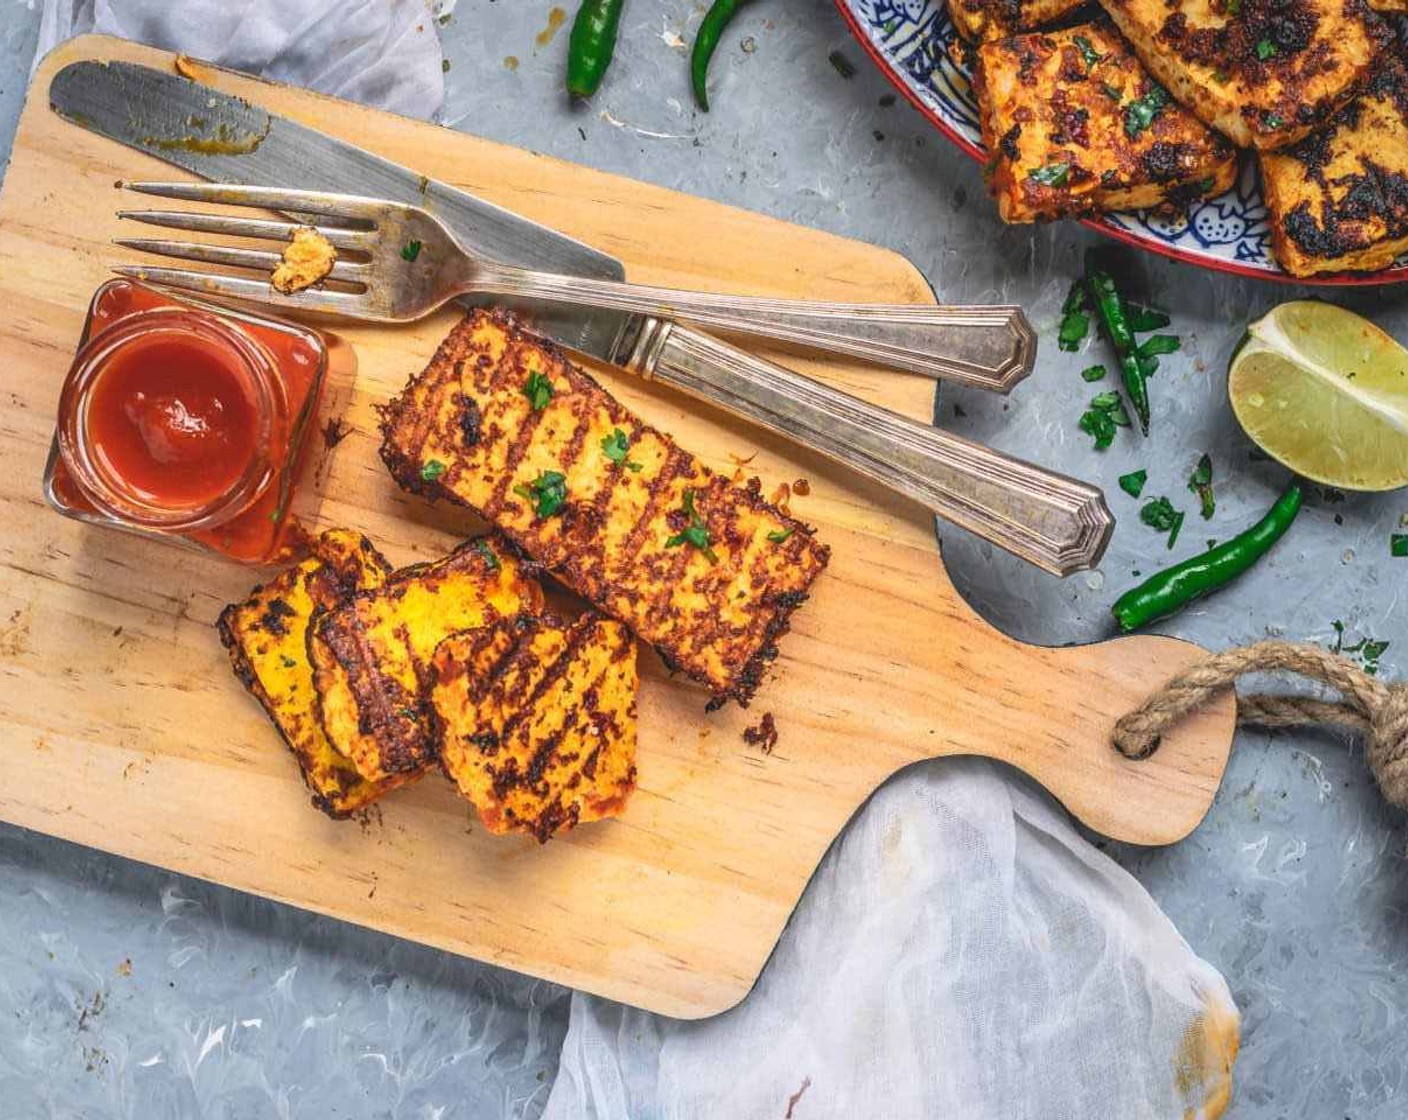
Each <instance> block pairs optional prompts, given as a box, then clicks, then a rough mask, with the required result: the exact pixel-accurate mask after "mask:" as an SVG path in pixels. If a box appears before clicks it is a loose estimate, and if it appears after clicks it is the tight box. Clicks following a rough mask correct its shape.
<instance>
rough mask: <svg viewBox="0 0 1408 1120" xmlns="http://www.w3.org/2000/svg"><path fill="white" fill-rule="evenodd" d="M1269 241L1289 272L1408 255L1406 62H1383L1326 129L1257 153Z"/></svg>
mask: <svg viewBox="0 0 1408 1120" xmlns="http://www.w3.org/2000/svg"><path fill="white" fill-rule="evenodd" d="M1260 159H1261V178H1262V187H1263V194H1264V195H1265V197H1266V207H1267V210H1268V211H1269V212H1270V217H1271V245H1272V248H1273V250H1274V251H1275V253H1276V259H1277V260H1278V261H1279V262H1280V263H1281V267H1282V268H1284V269H1285V270H1286V271H1287V272H1289V273H1291V274H1292V275H1294V276H1313V275H1315V274H1317V273H1321V272H1338V271H1340V270H1343V269H1355V270H1364V271H1368V270H1374V269H1380V268H1387V267H1388V266H1389V265H1390V264H1392V263H1393V262H1394V261H1395V260H1396V259H1397V258H1398V257H1399V256H1400V255H1401V254H1403V253H1406V252H1408V67H1405V66H1404V64H1403V63H1402V62H1399V61H1397V60H1395V61H1393V62H1392V63H1390V64H1387V65H1385V66H1383V68H1382V69H1381V70H1380V72H1379V73H1378V75H1377V76H1376V77H1375V78H1374V80H1373V81H1372V82H1371V83H1370V85H1369V89H1368V90H1367V91H1366V92H1365V93H1364V95H1363V96H1362V97H1360V98H1359V99H1358V100H1357V101H1354V102H1352V103H1351V104H1350V105H1348V106H1347V107H1345V108H1344V109H1342V110H1340V112H1339V113H1338V115H1336V117H1335V119H1334V120H1333V121H1332V122H1331V123H1330V125H1329V126H1328V127H1327V128H1324V129H1321V130H1320V131H1319V132H1315V133H1312V134H1311V135H1310V136H1308V137H1306V139H1304V140H1302V141H1301V142H1300V143H1299V144H1296V145H1294V146H1293V147H1290V148H1285V149H1282V150H1281V151H1279V152H1263V153H1261V157H1260Z"/></svg>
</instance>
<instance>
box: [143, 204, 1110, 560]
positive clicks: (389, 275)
mask: <svg viewBox="0 0 1408 1120" xmlns="http://www.w3.org/2000/svg"><path fill="white" fill-rule="evenodd" d="M130 186H131V187H132V188H133V189H134V190H139V191H142V192H143V193H146V194H153V195H158V196H162V197H168V198H177V199H183V200H187V201H197V202H211V203H221V204H230V205H238V206H252V207H262V208H267V209H274V210H280V211H284V212H290V213H296V214H299V215H313V216H315V217H317V218H320V219H331V222H327V221H323V222H319V223H318V224H317V225H316V226H315V227H314V228H317V229H319V230H320V231H321V232H322V233H323V234H324V235H325V236H327V237H328V239H329V240H330V241H332V242H333V244H334V245H335V246H336V247H337V248H338V249H339V252H348V253H351V254H354V256H353V257H351V258H348V259H345V260H344V259H339V261H338V262H337V263H336V264H335V265H334V267H333V271H332V273H331V274H330V276H329V280H331V281H332V282H333V285H334V286H333V287H320V288H310V289H307V290H305V291H301V292H295V293H293V294H289V295H285V294H283V293H279V292H276V291H275V290H274V289H273V288H272V287H271V286H270V284H269V282H268V273H269V272H270V271H271V270H272V268H273V266H274V264H275V263H276V262H277V261H278V259H279V257H280V254H279V252H276V251H274V250H272V249H246V248H240V247H233V246H228V245H214V244H211V245H202V244H195V243H191V242H185V241H175V240H157V239H124V240H123V241H122V242H120V243H121V244H124V245H126V246H127V247H129V248H134V249H138V250H141V251H144V252H152V253H157V254H161V255H166V256H173V257H177V258H179V259H183V260H192V261H197V262H201V263H205V264H210V265H217V266H226V267H234V268H240V269H246V270H254V271H256V272H259V273H263V275H262V276H258V277H252V276H239V275H229V274H226V273H210V272H203V271H197V270H191V269H176V268H166V267H140V266H139V267H122V268H119V269H118V271H119V272H122V273H124V274H125V275H128V276H132V277H134V278H137V279H141V280H145V281H149V282H153V283H159V284H164V285H167V286H169V287H176V288H182V289H186V290H192V291H198V292H202V293H205V294H211V295H224V296H231V297H235V298H240V299H247V300H256V301H259V302H263V303H267V304H270V305H273V306H278V307H285V308H291V309H296V310H301V311H312V312H321V313H332V314H337V315H344V316H351V317H354V318H361V319H369V320H374V321H404V320H405V319H410V318H417V317H420V316H422V315H425V314H428V313H429V312H430V311H432V310H433V309H434V308H436V307H438V306H440V305H441V304H443V303H444V302H446V301H447V300H449V299H451V298H454V297H455V296H456V295H459V294H461V293H463V292H465V291H467V290H474V291H481V292H483V291H490V292H498V291H502V290H504V289H510V290H512V289H514V288H515V287H517V288H520V289H521V288H522V287H523V286H535V285H537V284H539V283H540V281H538V280H537V279H535V278H534V277H533V274H531V273H528V272H527V271H526V270H523V269H508V268H506V267H505V266H502V265H498V264H495V263H492V262H485V261H483V260H482V259H478V258H475V257H472V256H471V255H470V254H468V253H467V252H466V251H465V250H464V248H463V247H462V246H461V245H460V244H459V242H458V241H457V240H456V239H455V238H454V237H453V236H452V235H451V233H450V232H449V231H448V230H447V229H446V228H445V227H444V226H443V225H442V224H441V223H440V222H439V221H438V220H437V219H436V218H434V217H433V216H431V215H430V214H429V213H427V212H426V211H424V210H422V209H420V208H419V207H415V206H409V205H406V204H402V203H394V202H386V201H384V200H378V199H369V198H359V197H353V196H347V195H335V194H329V193H325V192H316V191H294V190H283V189H279V188H257V187H234V186H225V185H219V184H203V183H194V184H193V183H178V184H154V183H143V184H130ZM126 216H127V217H129V218H135V219H136V220H140V221H152V220H153V219H152V216H151V214H150V213H133V212H126ZM155 221H156V223H157V224H160V225H163V226H167V227H174V228H179V229H190V230H193V231H195V232H206V233H215V234H231V235H235V236H242V237H252V238H256V239H264V240H270V239H272V240H274V241H287V239H288V238H289V236H290V235H291V232H292V230H293V229H294V228H297V223H292V222H279V221H269V220H265V219H250V218H245V217H236V216H229V217H227V216H224V215H217V214H210V213H204V212H197V213H191V212H181V211H166V212H158V214H157V217H156V218H155ZM413 243H419V244H418V247H417V248H416V249H415V251H414V252H412V251H410V247H411V246H412V245H413ZM586 283H587V282H586V281H583V280H577V279H574V278H568V277H560V276H552V277H550V278H549V280H548V281H546V282H545V284H546V287H547V288H548V289H549V293H548V294H550V295H552V296H553V297H555V298H562V297H565V296H567V295H569V294H576V291H575V289H577V287H578V286H580V285H584V284H586ZM620 287H621V286H619V285H614V286H613V285H601V284H593V285H592V286H591V290H590V296H591V299H592V300H593V301H595V300H598V299H609V300H610V301H611V303H610V306H612V307H615V308H617V309H626V310H632V311H635V312H637V313H638V314H637V316H636V321H637V322H638V323H639V327H638V329H633V330H630V331H625V332H622V333H621V334H619V335H618V337H617V339H616V340H615V343H614V345H613V346H612V347H611V348H610V351H609V352H608V353H607V355H606V356H607V357H608V360H611V361H615V362H617V363H618V364H620V365H623V366H625V367H626V368H628V369H631V370H633V371H635V372H637V373H641V374H643V375H644V376H648V377H652V378H654V379H655V380H659V381H662V382H664V383H666V384H669V385H671V386H673V387H675V388H677V389H680V390H682V391H684V392H686V393H689V394H690V395H692V396H695V397H699V398H701V399H703V400H706V401H709V402H711V403H713V404H715V405H717V406H719V407H721V408H724V409H726V410H727V411H730V412H732V413H734V414H736V415H739V416H743V417H745V418H747V419H750V420H752V421H754V422H756V423H758V424H761V425H762V426H764V427H766V428H768V429H769V430H771V431H774V432H776V433H778V434H780V435H782V436H784V437H785V438H787V439H790V440H793V441H795V442H797V443H800V444H802V445H804V446H807V447H810V448H812V449H813V450H815V451H818V452H820V453H821V454H823V455H825V456H827V457H829V458H831V459H833V460H835V461H837V462H840V463H842V464H844V465H846V466H848V467H850V468H851V469H853V470H856V471H857V472H859V473H861V474H863V475H865V476H866V477H868V478H871V479H873V480H875V481H877V482H880V483H881V484H883V485H885V486H888V487H889V488H890V489H892V490H894V491H896V492H897V493H900V494H903V495H905V496H906V497H909V498H911V499H913V500H915V501H917V502H920V503H922V504H923V505H925V506H926V507H927V508H929V509H930V510H932V511H933V512H935V513H937V514H939V515H940V516H942V517H944V518H945V519H946V520H949V521H951V522H953V523H954V524H956V525H959V526H962V527H963V528H966V529H969V530H970V531H972V532H975V533H977V534H979V535H980V536H982V537H984V538H985V539H987V540H989V541H992V542H993V543H994V544H997V545H998V546H1000V547H1002V548H1005V549H1007V550H1008V551H1010V552H1012V553H1014V554H1016V555H1018V556H1021V557H1023V558H1024V559H1026V560H1029V561H1030V562H1032V563H1034V564H1036V565H1038V566H1039V567H1042V568H1044V569H1045V570H1046V571H1049V572H1052V573H1054V574H1057V575H1066V574H1069V573H1070V572H1073V571H1078V570H1081V569H1083V568H1087V567H1091V566H1093V565H1094V564H1095V563H1096V562H1098V560H1099V558H1100V555H1101V554H1102V553H1103V551H1104V548H1105V545H1106V544H1107V543H1108V539H1109V535H1110V532H1111V529H1112V528H1113V524H1114V523H1113V519H1112V518H1111V516H1110V513H1109V510H1108V509H1107V508H1106V506H1105V502H1104V497H1103V495H1102V494H1101V492H1100V491H1099V490H1098V489H1097V488H1096V487H1093V486H1090V485H1088V484H1087V483H1083V482H1079V481H1077V480H1075V479H1071V478H1068V477H1066V476H1064V475H1059V474H1056V473H1054V472H1050V471H1046V470H1044V469H1042V468H1040V467H1036V466H1033V465H1031V464H1029V463H1024V462H1022V461H1020V460H1017V459H1013V458H1010V457H1008V456H1006V455H1003V454H1001V453H999V452H996V451H993V450H992V449H990V448H986V447H983V446H982V445H980V444H976V443H973V442H971V441H969V440H965V439H962V438H961V437H958V436H955V435H952V434H950V433H948V432H944V431H942V430H940V429H937V428H933V427H930V426H928V425H925V424H920V423H918V422H916V421H913V420H910V419H909V418H908V417H904V416H901V415H899V414H897V413H894V412H891V411H889V410H888V409H884V408H879V407H877V406H875V405H871V404H869V403H867V402H865V401H862V400H859V399H858V398H856V397H852V396H850V395H848V394H846V393H842V392H840V391H839V390H836V389H833V388H831V387H830V386H827V385H824V384H822V383H821V382H818V381H816V380H814V379H812V378H809V377H805V376H803V375H801V374H798V373H795V372H793V371H791V370H788V369H784V368H782V367H780V366H777V365H774V364H773V363H771V362H767V361H765V360H763V359H761V358H758V357H756V356H754V355H751V354H748V353H746V352H744V351H742V350H739V349H737V348H736V347H733V346H730V345H728V344H727V343H724V342H721V341H719V340H718V339H715V338H713V337H711V336H709V335H708V334H705V333H704V332H702V331H697V330H694V329H692V328H690V327H687V326H683V325H680V324H678V323H675V322H673V321H671V320H670V319H668V318H664V317H661V316H657V315H640V314H639V311H640V309H641V308H640V305H639V304H633V305H632V306H630V307H624V306H623V305H622V304H621V303H620V302H617V301H619V300H628V301H631V300H633V298H634V297H628V296H623V295H622V294H621V293H620V291H619V289H620ZM566 288H571V289H573V291H571V292H569V291H567V290H564V289H566ZM536 294H537V293H536V292H535V295H536ZM651 298H653V297H651ZM650 306H652V307H654V306H657V305H655V304H654V303H651V304H650Z"/></svg>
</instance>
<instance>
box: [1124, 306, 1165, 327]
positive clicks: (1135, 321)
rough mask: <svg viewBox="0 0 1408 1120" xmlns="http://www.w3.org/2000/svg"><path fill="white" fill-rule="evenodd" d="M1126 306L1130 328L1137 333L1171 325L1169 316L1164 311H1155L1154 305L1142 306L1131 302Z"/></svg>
mask: <svg viewBox="0 0 1408 1120" xmlns="http://www.w3.org/2000/svg"><path fill="white" fill-rule="evenodd" d="M1125 308H1126V310H1128V312H1129V329H1130V330H1132V331H1134V332H1135V333H1136V334H1147V333H1148V332H1149V331H1158V330H1163V328H1164V327H1166V326H1168V325H1169V322H1170V320H1169V317H1168V316H1167V315H1165V314H1164V313H1163V312H1162V311H1155V310H1154V309H1153V308H1152V307H1141V306H1140V305H1139V304H1137V303H1129V304H1126V305H1125Z"/></svg>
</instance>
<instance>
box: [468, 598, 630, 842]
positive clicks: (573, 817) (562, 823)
mask: <svg viewBox="0 0 1408 1120" xmlns="http://www.w3.org/2000/svg"><path fill="white" fill-rule="evenodd" d="M544 621H546V622H548V623H549V624H555V625H557V626H562V625H563V624H562V623H561V622H560V621H555V620H551V619H546V620H544ZM599 622H600V616H598V615H594V614H589V615H584V616H583V617H582V618H580V619H578V620H577V622H576V623H574V624H573V625H571V626H568V627H566V630H567V644H566V646H565V647H564V648H563V650H562V652H561V653H560V654H558V656H557V658H556V659H555V660H554V661H553V663H552V664H551V665H550V666H548V668H547V669H546V670H545V671H544V673H543V676H542V679H541V680H539V681H538V684H537V686H536V687H535V688H534V689H533V692H532V695H531V696H529V697H528V698H527V700H526V702H525V703H524V704H522V705H521V706H520V707H519V708H518V710H517V711H515V712H514V714H513V716H512V717H511V718H510V719H509V720H508V722H507V723H506V724H505V725H504V728H503V731H502V733H501V736H500V741H503V740H506V739H508V738H509V737H510V736H512V735H514V734H515V733H516V732H517V731H518V729H519V726H520V725H521V724H522V723H523V722H524V721H525V720H526V719H528V718H530V716H531V714H532V711H533V709H534V707H535V706H536V705H537V704H538V702H539V701H540V700H541V698H542V697H543V696H544V695H546V694H547V692H548V690H549V689H551V688H552V687H553V686H554V685H555V684H557V682H558V681H560V680H562V679H563V678H564V677H566V676H567V673H568V671H569V670H570V669H571V667H572V664H573V661H574V660H575V659H576V657H577V655H578V654H579V653H580V651H581V649H582V647H583V646H584V645H586V643H587V642H588V641H590V640H592V639H593V638H594V637H595V636H596V630H597V627H598V625H599ZM633 654H634V650H633V649H632V648H631V645H630V644H629V643H622V644H621V645H619V646H617V647H616V649H615V650H613V651H612V655H611V658H610V660H609V661H608V662H607V664H606V665H605V666H604V667H603V668H602V671H601V673H600V674H599V675H598V676H597V677H596V678H595V679H594V680H593V681H592V682H591V684H589V685H588V686H587V687H586V688H585V689H583V690H582V698H581V702H580V704H579V705H578V707H579V708H580V709H584V710H589V711H590V712H591V716H592V719H593V721H594V722H596V723H597V724H598V726H600V722H601V717H603V716H605V715H606V713H603V712H601V711H600V709H599V708H598V702H597V696H598V694H599V689H600V687H601V685H602V683H603V682H604V681H605V679H606V674H607V673H608V672H610V671H611V669H612V668H613V667H614V666H615V665H617V664H619V663H620V662H621V661H623V660H625V659H626V658H627V657H629V656H632V655H633ZM523 655H524V650H523V647H522V646H521V645H520V646H518V647H517V648H515V649H514V650H513V651H512V652H510V654H509V656H508V658H507V659H506V660H508V661H512V660H514V659H515V658H516V657H522V656H523ZM605 722H606V723H607V724H608V726H607V727H606V728H603V729H602V730H603V731H611V732H613V733H614V734H615V735H616V736H617V737H619V736H620V735H621V734H622V729H621V728H620V727H618V726H617V725H616V721H615V719H614V718H611V717H610V716H607V717H606V719H605ZM569 724H570V721H568V722H564V724H563V726H562V727H560V728H558V729H557V730H556V731H554V732H553V733H552V734H551V735H549V736H548V737H547V738H546V739H545V740H544V741H543V742H542V743H540V744H539V745H538V748H537V750H535V751H534V752H533V757H532V758H531V759H529V761H528V766H527V768H526V769H525V770H523V771H521V772H520V771H519V769H518V761H517V759H515V758H508V759H506V760H505V766H504V767H503V769H501V770H498V771H495V772H494V774H493V781H494V796H495V797H496V798H497V799H498V800H499V801H500V802H503V801H504V800H506V798H507V796H508V794H509V792H510V791H511V790H514V789H519V788H526V789H528V790H530V791H531V792H532V793H533V794H534V795H535V796H537V797H541V798H543V799H544V805H543V809H542V812H540V813H539V814H538V815H537V816H536V817H534V818H532V819H531V820H519V819H518V817H517V814H516V813H515V812H514V810H513V809H512V808H510V807H509V806H507V805H505V806H504V816H505V819H506V820H509V821H511V822H513V823H515V824H522V825H524V826H525V827H527V829H528V830H529V831H530V832H531V833H532V834H533V835H534V836H535V837H536V838H537V840H538V842H539V843H540V844H546V843H547V842H548V840H549V839H550V838H551V837H552V835H553V833H555V832H557V831H559V830H560V829H563V828H571V827H573V826H575V825H576V824H577V821H578V817H579V815H580V809H579V807H578V805H577V804H576V803H575V802H573V803H572V804H571V805H564V804H563V803H562V801H561V800H560V799H554V800H552V801H548V800H547V798H548V795H549V792H550V791H549V790H548V788H547V787H546V786H545V785H544V784H543V775H544V774H546V773H547V770H548V767H549V766H551V765H552V764H553V762H554V761H561V762H563V763H564V764H568V763H571V762H573V761H575V759H572V758H567V757H562V758H561V759H559V758H558V747H559V746H560V745H561V743H562V739H563V736H564V735H565V734H566V732H567V731H568V729H569ZM602 741H603V742H607V741H609V740H607V739H606V738H605V736H604V735H603V736H602ZM601 749H602V748H601V747H600V746H598V747H596V748H595V749H594V750H593V751H592V753H591V754H590V755H588V756H587V759H586V761H585V762H584V763H583V764H582V770H581V772H580V773H579V774H574V775H573V778H572V781H571V782H569V783H568V789H569V790H572V789H575V788H576V787H577V786H578V785H579V784H580V782H581V777H582V776H583V775H584V776H585V777H586V778H587V779H588V780H590V779H591V778H593V777H595V776H596V760H597V757H598V756H599V755H600V752H601ZM635 778H636V768H635V765H634V764H632V766H631V767H630V769H629V771H628V772H627V775H626V782H627V784H628V785H634V784H635Z"/></svg>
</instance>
